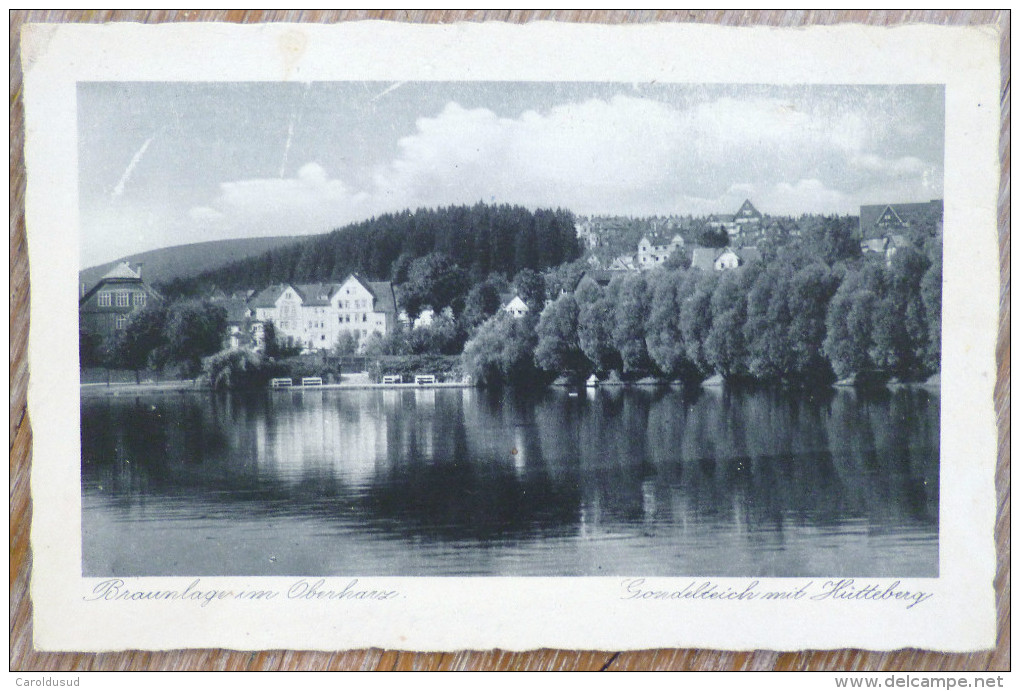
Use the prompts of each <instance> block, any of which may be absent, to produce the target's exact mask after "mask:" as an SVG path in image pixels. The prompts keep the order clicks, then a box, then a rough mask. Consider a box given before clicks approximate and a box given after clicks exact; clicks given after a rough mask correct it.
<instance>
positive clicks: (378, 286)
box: [365, 281, 397, 314]
mask: <svg viewBox="0 0 1020 691" xmlns="http://www.w3.org/2000/svg"><path fill="white" fill-rule="evenodd" d="M365 287H366V288H368V289H369V291H370V292H371V293H372V295H374V296H375V311H376V312H386V313H387V314H396V313H397V296H396V295H395V294H394V293H393V284H392V283H390V282H389V281H369V282H368V283H367V284H366V285H365Z"/></svg>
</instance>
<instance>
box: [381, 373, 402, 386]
mask: <svg viewBox="0 0 1020 691" xmlns="http://www.w3.org/2000/svg"><path fill="white" fill-rule="evenodd" d="M382 383H383V384H403V383H404V378H403V377H402V376H400V375H399V374H387V375H385V376H384V377H383V378H382Z"/></svg>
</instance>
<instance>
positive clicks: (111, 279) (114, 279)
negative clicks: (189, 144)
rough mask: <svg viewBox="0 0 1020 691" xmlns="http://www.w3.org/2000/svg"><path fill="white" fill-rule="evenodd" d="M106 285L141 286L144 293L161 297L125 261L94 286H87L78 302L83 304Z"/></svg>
mask: <svg viewBox="0 0 1020 691" xmlns="http://www.w3.org/2000/svg"><path fill="white" fill-rule="evenodd" d="M108 286H122V287H134V288H143V289H144V290H145V292H146V293H148V294H149V295H151V296H153V297H154V298H156V299H157V300H162V299H163V296H162V295H160V294H159V293H157V292H156V291H155V290H154V289H153V288H152V287H151V286H149V285H148V284H147V283H145V282H144V281H143V280H142V276H141V273H140V272H136V271H135V270H134V269H132V268H131V267H130V266H129V265H128V263H127V262H121V263H120V264H118V265H117V266H115V267H114V268H112V269H111V270H110V271H108V272H107V273H106V274H105V275H104V276H103V277H102V278H100V279H99V281H97V282H96V284H95V285H94V286H92V287H91V288H89V290H88V291H87V292H86V293H85V294H84V295H82V296H81V298H79V300H78V304H79V305H84V304H85V303H86V302H88V300H89V299H90V298H91V297H92V296H93V295H95V294H96V293H97V292H98V291H99V289H100V288H103V287H108Z"/></svg>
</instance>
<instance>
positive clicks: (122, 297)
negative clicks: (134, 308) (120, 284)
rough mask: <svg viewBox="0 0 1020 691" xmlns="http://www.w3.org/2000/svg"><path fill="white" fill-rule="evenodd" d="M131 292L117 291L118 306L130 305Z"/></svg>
mask: <svg viewBox="0 0 1020 691" xmlns="http://www.w3.org/2000/svg"><path fill="white" fill-rule="evenodd" d="M130 306H131V293H117V307H130Z"/></svg>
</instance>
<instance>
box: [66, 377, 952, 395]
mask: <svg viewBox="0 0 1020 691" xmlns="http://www.w3.org/2000/svg"><path fill="white" fill-rule="evenodd" d="M680 386H681V385H680V384H678V383H675V382H661V383H654V384H653V383H650V382H649V383H639V382H604V383H599V385H598V386H562V385H561V386H557V385H555V384H550V385H549V386H548V387H547V388H550V389H559V390H568V389H569V390H582V389H586V390H590V391H597V390H598V389H603V388H605V389H616V388H642V389H647V388H678V387H680ZM724 386H725V385H722V384H720V385H718V386H709V387H708V388H711V389H721V388H723V387H724ZM473 388H479V387H478V386H477V385H476V384H469V383H466V382H436V383H434V384H414V383H410V382H409V383H403V384H376V383H369V382H350V383H340V384H321V385H318V386H300V385H297V386H289V387H285V388H279V389H272V388H269V387H266V388H265V389H255V390H257V391H263V390H264V391H268V392H269V393H284V392H288V391H290V392H294V391H297V392H302V393H303V392H306V391H322V390H330V391H368V390H375V389H381V390H394V391H414V390H422V389H473ZM481 388H484V387H481ZM829 388H832V389H835V390H836V391H848V390H850V391H853V390H857V388H858V387H855V386H848V385H846V384H843V385H839V384H832V385H830V387H829ZM880 388H887V389H889V390H890V391H895V390H897V389H908V388H920V389H927V390H929V391H930V390H939V388H940V387H939V385H938V384H931V383H928V382H897V383H895V384H892V385H885V386H883V387H880ZM80 391H81V397H82V398H99V397H104V396H109V397H116V396H140V395H146V394H171V393H181V394H184V393H203V392H204V393H215V391H214V389H212V388H211V387H209V386H204V385H198V384H196V383H195V382H194V381H193V380H188V379H184V380H174V381H167V382H142V383H141V384H134V383H129V382H119V383H111V384H107V383H105V382H94V383H82V384H80ZM228 393H229V392H228Z"/></svg>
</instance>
